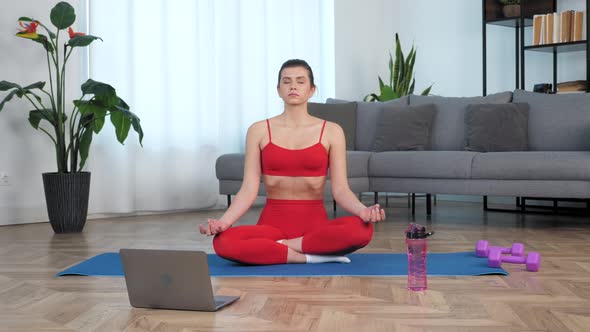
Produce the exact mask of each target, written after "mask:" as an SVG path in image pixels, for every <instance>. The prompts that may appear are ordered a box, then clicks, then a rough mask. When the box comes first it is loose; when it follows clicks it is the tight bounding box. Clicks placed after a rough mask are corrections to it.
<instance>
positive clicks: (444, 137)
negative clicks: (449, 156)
mask: <svg viewBox="0 0 590 332" xmlns="http://www.w3.org/2000/svg"><path fill="white" fill-rule="evenodd" d="M511 98H512V93H511V92H500V93H496V94H491V95H488V96H485V97H440V96H416V95H410V105H421V104H430V103H432V104H435V105H436V108H437V112H436V118H435V120H434V126H433V128H432V149H433V150H450V151H460V150H463V146H464V133H465V109H466V108H467V105H469V104H482V103H508V102H510V100H511Z"/></svg>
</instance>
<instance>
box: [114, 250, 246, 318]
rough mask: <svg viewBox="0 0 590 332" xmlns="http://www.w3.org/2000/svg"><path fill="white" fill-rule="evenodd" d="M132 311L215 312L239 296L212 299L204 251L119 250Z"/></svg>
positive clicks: (214, 297) (211, 288)
mask: <svg viewBox="0 0 590 332" xmlns="http://www.w3.org/2000/svg"><path fill="white" fill-rule="evenodd" d="M119 254H120V256H121V262H122V263H123V271H124V273H125V282H126V284H127V293H128V294H129V302H130V303H131V305H132V306H134V307H139V308H157V309H176V310H197V311H216V310H219V309H221V308H223V307H225V306H227V305H229V304H230V303H233V302H234V301H236V300H237V299H239V296H214V295H213V287H212V286H211V277H210V275H209V265H208V264H207V254H205V253H204V252H203V251H179V250H151V249H121V250H119Z"/></svg>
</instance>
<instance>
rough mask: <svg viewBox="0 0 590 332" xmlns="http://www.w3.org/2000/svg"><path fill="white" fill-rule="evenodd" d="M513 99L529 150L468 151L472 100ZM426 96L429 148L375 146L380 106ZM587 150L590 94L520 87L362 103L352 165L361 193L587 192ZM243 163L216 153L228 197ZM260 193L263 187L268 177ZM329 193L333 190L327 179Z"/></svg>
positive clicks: (349, 156)
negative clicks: (522, 108) (523, 110)
mask: <svg viewBox="0 0 590 332" xmlns="http://www.w3.org/2000/svg"><path fill="white" fill-rule="evenodd" d="M342 102H345V101H342V100H335V99H328V100H327V103H342ZM509 102H514V103H527V104H528V105H529V111H528V151H518V152H485V153H482V152H473V151H465V150H464V140H465V121H464V117H465V111H466V108H467V106H468V105H470V104H480V103H509ZM420 104H434V105H435V107H436V117H435V120H434V122H433V125H432V131H431V141H432V145H431V148H430V150H428V151H385V152H373V151H372V148H373V142H374V139H375V137H374V136H375V130H376V127H377V122H378V119H379V114H380V110H381V107H383V105H420ZM589 151H590V94H563V95H548V94H539V93H533V92H527V91H522V90H516V91H514V92H502V93H497V94H493V95H488V96H485V97H468V98H459V97H439V96H415V95H411V96H406V97H403V98H401V99H397V100H394V101H389V102H385V103H365V102H358V103H357V109H356V134H355V150H354V151H347V167H348V178H349V183H350V187H351V189H352V191H353V192H357V193H362V192H374V193H378V192H395V193H428V194H455V195H478V196H484V197H487V196H514V197H531V198H533V197H539V198H541V197H543V198H546V197H551V198H577V199H588V198H590V152H589ZM243 167H244V156H243V154H227V155H222V156H220V157H219V158H218V159H217V163H216V174H217V178H218V179H219V193H220V194H222V195H228V204H229V203H230V197H231V195H234V194H236V193H237V192H238V190H239V188H240V185H241V181H242V174H243ZM259 194H260V195H262V196H263V195H265V191H264V186H263V185H262V186H261V187H260V192H259ZM326 195H327V197H330V186H329V181H328V185H327V186H326Z"/></svg>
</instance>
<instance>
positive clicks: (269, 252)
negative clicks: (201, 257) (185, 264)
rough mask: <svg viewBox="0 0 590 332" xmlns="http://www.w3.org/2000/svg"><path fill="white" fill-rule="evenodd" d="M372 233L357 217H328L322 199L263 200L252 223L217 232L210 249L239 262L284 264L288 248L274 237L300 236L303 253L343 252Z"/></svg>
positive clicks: (360, 244)
mask: <svg viewBox="0 0 590 332" xmlns="http://www.w3.org/2000/svg"><path fill="white" fill-rule="evenodd" d="M372 236H373V225H372V224H371V223H365V222H364V221H362V220H361V218H359V217H355V216H347V217H341V218H337V219H334V220H328V215H327V214H326V209H325V208H324V202H323V201H322V200H282V199H267V200H266V206H265V207H264V209H263V210H262V213H261V214H260V219H258V223H257V224H256V225H252V226H237V227H232V228H229V229H228V230H226V231H225V232H223V233H219V234H217V235H216V236H215V238H214V239H213V248H214V249H215V252H216V253H217V255H219V256H221V257H223V258H225V259H229V260H233V261H237V262H240V263H245V264H256V265H263V264H284V263H286V262H287V251H288V248H287V246H285V245H283V244H280V243H277V242H276V241H277V240H283V239H293V238H298V237H303V242H302V251H303V253H306V254H317V255H344V254H349V253H351V252H353V251H355V250H357V249H360V248H362V247H364V246H366V245H367V244H369V242H370V241H371V237H372Z"/></svg>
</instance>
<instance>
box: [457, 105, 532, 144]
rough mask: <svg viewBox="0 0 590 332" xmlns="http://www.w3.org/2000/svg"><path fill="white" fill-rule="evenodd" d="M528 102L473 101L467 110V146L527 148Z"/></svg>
mask: <svg viewBox="0 0 590 332" xmlns="http://www.w3.org/2000/svg"><path fill="white" fill-rule="evenodd" d="M528 110H529V105H528V104H526V103H506V104H472V105H469V106H467V110H466V111H465V150H467V151H478V152H501V151H527V150H528V143H527V142H528V139H527V132H528V131H527V128H528Z"/></svg>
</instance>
